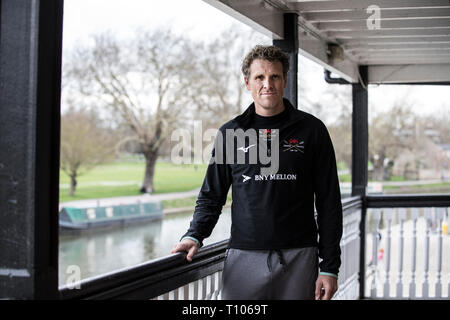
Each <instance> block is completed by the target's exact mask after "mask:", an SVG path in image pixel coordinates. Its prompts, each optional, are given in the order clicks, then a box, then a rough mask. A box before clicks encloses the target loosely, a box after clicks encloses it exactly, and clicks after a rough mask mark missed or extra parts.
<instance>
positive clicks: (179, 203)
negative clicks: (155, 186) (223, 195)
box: [162, 192, 231, 208]
mask: <svg viewBox="0 0 450 320" xmlns="http://www.w3.org/2000/svg"><path fill="white" fill-rule="evenodd" d="M230 201H231V192H229V193H228V196H227V202H230ZM196 202H197V196H195V197H188V198H181V199H172V200H163V202H162V203H163V208H184V207H192V208H193V207H195V204H196Z"/></svg>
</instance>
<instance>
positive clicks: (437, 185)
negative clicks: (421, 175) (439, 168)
mask: <svg viewBox="0 0 450 320" xmlns="http://www.w3.org/2000/svg"><path fill="white" fill-rule="evenodd" d="M383 188H384V189H387V190H395V189H419V191H420V189H440V188H450V182H442V183H432V184H415V185H409V186H383Z"/></svg>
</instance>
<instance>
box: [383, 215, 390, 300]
mask: <svg viewBox="0 0 450 320" xmlns="http://www.w3.org/2000/svg"><path fill="white" fill-rule="evenodd" d="M384 218H385V219H386V223H387V227H386V228H387V230H386V262H385V263H386V265H385V271H386V275H385V280H384V293H383V296H384V297H385V298H387V297H389V296H390V289H391V285H390V280H389V275H390V273H391V224H392V208H386V209H384Z"/></svg>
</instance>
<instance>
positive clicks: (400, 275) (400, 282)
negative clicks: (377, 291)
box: [397, 208, 406, 298]
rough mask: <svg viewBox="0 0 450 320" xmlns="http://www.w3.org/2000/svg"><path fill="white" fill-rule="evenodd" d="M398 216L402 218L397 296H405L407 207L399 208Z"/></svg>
mask: <svg viewBox="0 0 450 320" xmlns="http://www.w3.org/2000/svg"><path fill="white" fill-rule="evenodd" d="M397 210H398V212H397V214H398V218H399V220H400V233H399V236H398V280H397V298H402V297H403V243H404V241H403V237H404V227H403V226H404V224H403V222H404V221H405V219H406V211H405V208H398V209H397Z"/></svg>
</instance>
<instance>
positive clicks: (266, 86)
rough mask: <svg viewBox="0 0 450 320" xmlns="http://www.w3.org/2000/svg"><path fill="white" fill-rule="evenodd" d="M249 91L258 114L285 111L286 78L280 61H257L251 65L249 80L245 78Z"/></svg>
mask: <svg viewBox="0 0 450 320" xmlns="http://www.w3.org/2000/svg"><path fill="white" fill-rule="evenodd" d="M244 81H245V85H246V86H247V90H248V91H251V93H252V97H253V101H255V109H256V112H257V113H258V114H260V115H263V116H270V115H275V114H277V113H279V112H281V111H283V93H284V89H285V88H286V77H285V76H284V74H283V66H282V64H281V62H279V61H274V62H271V61H267V60H261V59H256V60H253V62H252V64H251V65H250V76H249V78H246V77H244Z"/></svg>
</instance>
